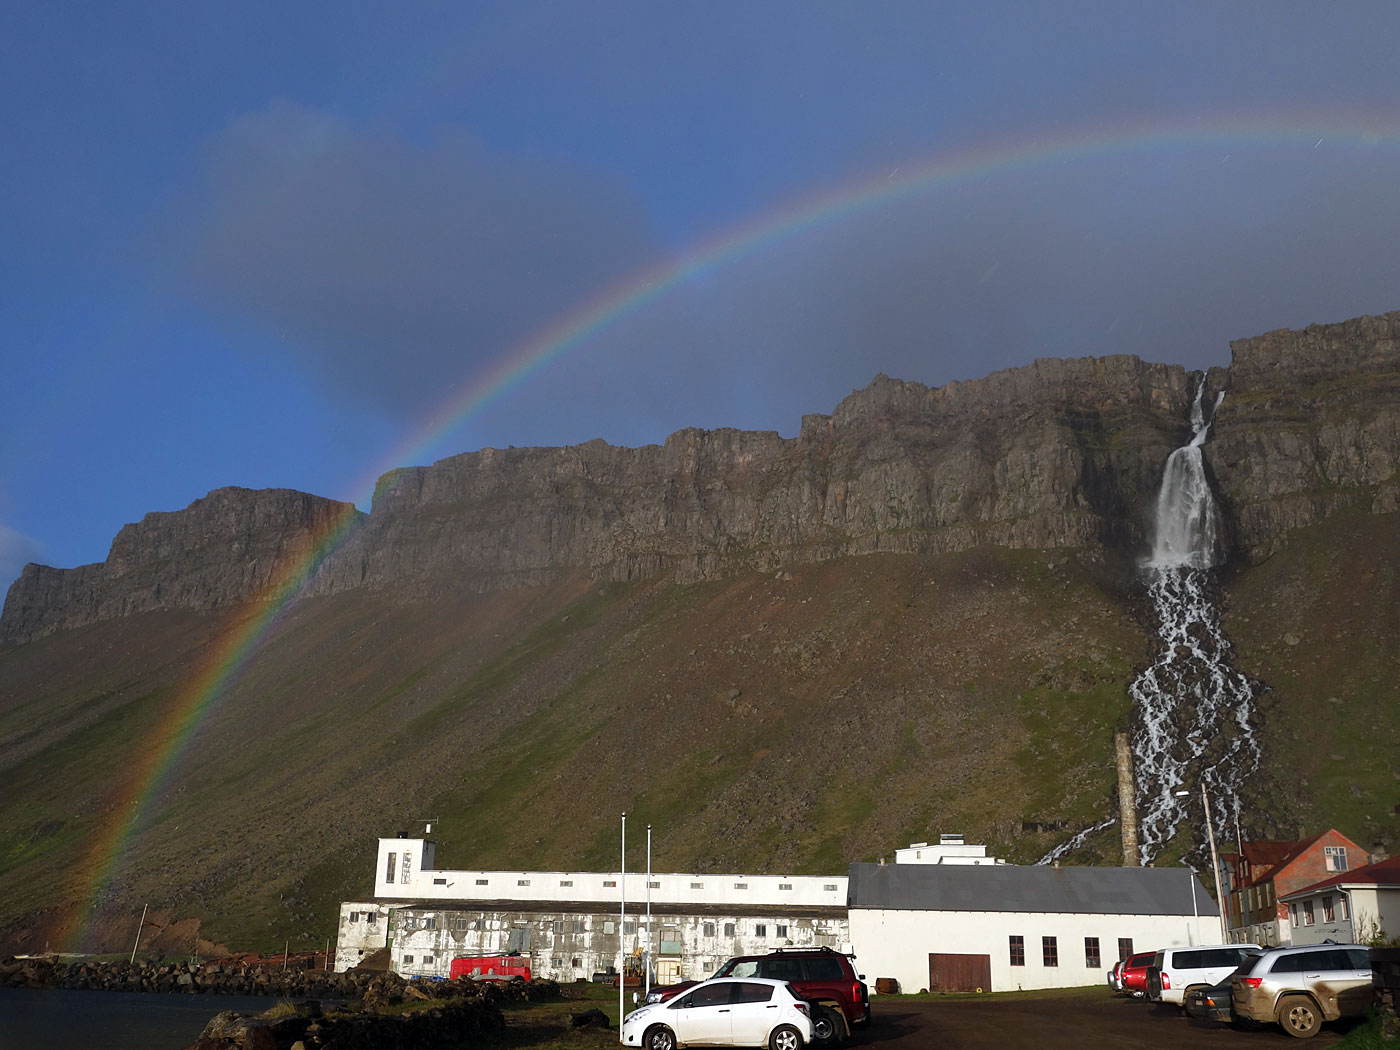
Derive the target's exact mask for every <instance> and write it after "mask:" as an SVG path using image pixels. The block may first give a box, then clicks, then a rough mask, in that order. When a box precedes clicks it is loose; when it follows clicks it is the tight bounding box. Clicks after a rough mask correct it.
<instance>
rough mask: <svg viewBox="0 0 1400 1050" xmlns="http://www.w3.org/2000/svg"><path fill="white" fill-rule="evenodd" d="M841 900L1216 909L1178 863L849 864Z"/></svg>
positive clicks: (1021, 908)
mask: <svg viewBox="0 0 1400 1050" xmlns="http://www.w3.org/2000/svg"><path fill="white" fill-rule="evenodd" d="M1193 885H1194V886H1195V893H1196V901H1195V908H1193V907H1192V903H1191V887H1192V886H1193ZM846 900H847V903H848V904H849V906H850V907H851V908H853V909H854V908H879V909H885V910H891V911H1014V912H1031V913H1035V912H1068V913H1076V914H1089V915H1192V914H1200V915H1218V914H1219V912H1218V911H1217V910H1216V907H1215V901H1213V900H1212V899H1211V897H1210V895H1209V894H1208V893H1207V892H1206V890H1205V887H1204V886H1203V885H1202V884H1201V882H1200V880H1198V879H1197V878H1196V876H1195V875H1193V874H1192V873H1191V872H1190V871H1189V870H1187V869H1186V868H1184V867H1179V868H1052V867H1049V866H1048V865H1044V866H1042V865H1036V866H1021V865H1017V864H976V865H973V864H852V865H851V881H850V889H849V891H848V895H847V898H846Z"/></svg>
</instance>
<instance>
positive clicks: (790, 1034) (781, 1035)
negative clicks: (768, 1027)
mask: <svg viewBox="0 0 1400 1050" xmlns="http://www.w3.org/2000/svg"><path fill="white" fill-rule="evenodd" d="M768 1050H802V1033H801V1032H799V1031H798V1030H797V1029H796V1028H794V1027H792V1025H790V1024H780V1025H778V1027H777V1028H775V1029H773V1034H772V1035H770V1036H769V1037H768Z"/></svg>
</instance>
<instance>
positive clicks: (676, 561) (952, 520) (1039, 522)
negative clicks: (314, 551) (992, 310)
mask: <svg viewBox="0 0 1400 1050" xmlns="http://www.w3.org/2000/svg"><path fill="white" fill-rule="evenodd" d="M1191 393H1192V384H1191V380H1190V378H1189V377H1188V376H1187V374H1186V372H1185V371H1184V370H1183V369H1181V368H1179V367H1174V366H1165V365H1153V364H1147V363H1145V362H1142V361H1140V360H1138V359H1137V358H1134V357H1126V356H1123V357H1110V358H1099V359H1094V358H1087V359H1081V360H1073V361H1062V360H1043V361H1037V362H1036V363H1035V364H1034V365H1032V366H1030V367H1028V368H1021V369H1014V370H1010V371H1006V372H999V373H996V374H994V375H992V376H989V377H988V378H986V379H983V380H980V381H976V382H968V383H953V384H950V385H948V386H946V387H942V388H929V387H925V386H922V385H920V384H918V383H908V382H900V381H898V380H893V379H889V378H887V377H885V376H879V377H877V378H876V380H875V381H874V382H873V383H872V384H871V385H870V386H869V387H867V388H865V389H864V390H860V391H857V392H856V393H853V394H852V395H851V396H850V397H848V398H846V399H845V400H844V401H842V402H841V404H840V405H838V406H837V408H836V410H835V412H833V413H832V414H831V415H830V416H822V415H812V416H807V417H805V418H804V419H803V421H802V428H801V431H800V433H799V434H798V436H797V437H795V438H790V439H785V438H782V437H780V436H779V435H778V434H776V433H773V432H762V433H753V432H742V431H737V430H713V431H702V430H682V431H679V432H677V433H675V434H672V435H671V436H670V437H669V438H668V439H667V440H666V443H665V444H664V445H659V446H658V445H651V446H646V447H644V448H635V449H634V448H618V447H615V446H612V445H608V444H606V443H604V442H601V441H594V442H590V443H588V444H585V445H579V446H575V447H571V448H525V449H509V450H505V451H501V450H495V449H487V450H484V451H481V452H473V453H468V454H466V455H461V456H455V457H453V458H450V459H445V460H442V461H440V462H438V463H435V464H433V465H432V466H430V467H414V468H407V469H404V470H399V471H394V472H392V473H390V474H388V475H385V477H384V478H382V479H381V481H380V484H379V486H378V490H377V492H376V494H375V499H374V507H373V510H372V512H371V514H370V517H369V520H368V521H367V522H366V524H365V526H364V527H363V528H361V529H360V530H358V531H357V533H356V534H355V535H354V536H353V537H352V538H351V539H350V540H349V541H348V542H347V544H346V545H345V546H344V547H343V548H342V549H340V550H339V551H337V552H336V554H335V555H334V556H333V557H332V558H330V559H328V560H327V561H326V563H325V564H324V565H323V566H322V568H321V570H320V572H319V574H318V576H317V578H316V580H315V581H314V582H313V584H312V586H313V588H314V589H315V590H316V591H318V592H321V593H329V592H335V591H342V590H346V589H350V588H356V587H366V586H368V587H382V586H391V585H392V586H409V587H412V588H414V589H415V590H417V591H419V592H421V593H424V594H427V595H431V594H432V593H434V592H435V591H438V590H442V589H450V588H462V587H468V588H475V589H480V590H484V589H492V588H498V587H507V586H513V585H520V584H532V583H538V582H543V581H545V580H547V579H550V578H551V577H553V576H554V575H556V574H558V573H559V572H561V571H567V570H585V571H587V572H590V573H592V574H594V575H597V576H602V577H608V578H613V579H621V580H626V579H636V578H640V577H646V576H650V575H654V574H656V573H658V572H669V573H672V574H673V575H674V576H675V577H676V578H677V579H680V580H694V579H698V578H703V577H707V576H712V575H716V574H720V573H724V572H729V571H733V570H735V569H738V568H741V567H750V568H757V569H764V570H771V569H774V568H776V567H779V566H782V565H784V564H787V563H790V562H793V561H796V560H813V559H825V558H832V557H837V556H841V555H850V554H864V553H870V552H875V551H903V552H930V553H931V552H940V551H954V550H965V549H968V548H970V547H973V546H976V545H978V544H997V545H1002V546H1007V547H1020V548H1027V547H1029V548H1054V547H1090V548H1095V547H1098V546H1100V545H1103V544H1110V545H1120V544H1132V543H1134V542H1137V541H1138V540H1139V539H1140V537H1141V533H1142V524H1143V520H1144V504H1143V498H1144V497H1143V494H1144V493H1149V492H1151V490H1152V488H1153V485H1154V481H1153V478H1154V476H1156V475H1158V474H1159V473H1160V470H1161V463H1162V461H1163V460H1164V459H1165V458H1166V454H1167V452H1168V451H1169V450H1170V449H1171V448H1173V447H1174V446H1175V445H1176V444H1178V443H1179V442H1180V437H1181V433H1182V430H1183V425H1184V422H1183V421H1184V420H1185V418H1186V407H1187V404H1188V403H1189V399H1190V396H1191Z"/></svg>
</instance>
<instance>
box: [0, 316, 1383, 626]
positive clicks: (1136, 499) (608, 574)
mask: <svg viewBox="0 0 1400 1050" xmlns="http://www.w3.org/2000/svg"><path fill="white" fill-rule="evenodd" d="M1232 349H1233V353H1234V358H1233V362H1232V364H1231V366H1230V367H1229V368H1228V369H1221V368H1217V369H1212V370H1211V373H1210V376H1209V386H1210V388H1211V391H1210V392H1211V394H1212V395H1213V394H1214V392H1215V391H1217V390H1226V391H1227V396H1226V398H1225V401H1224V403H1223V405H1222V406H1221V409H1220V411H1219V414H1218V417H1217V419H1216V422H1215V425H1214V427H1213V431H1212V437H1211V440H1210V442H1209V443H1208V444H1207V445H1206V449H1205V451H1206V458H1207V462H1208V464H1209V468H1210V470H1211V471H1212V473H1213V475H1214V479H1215V481H1216V484H1217V488H1218V493H1219V496H1220V501H1221V504H1222V506H1223V508H1224V510H1225V513H1226V516H1227V523H1226V524H1227V532H1228V533H1229V535H1230V542H1231V544H1232V547H1233V548H1234V549H1235V550H1236V551H1238V552H1239V553H1242V554H1243V555H1244V556H1246V557H1248V558H1251V559H1255V560H1257V559H1259V558H1263V557H1266V556H1267V555H1268V554H1269V553H1270V552H1271V551H1272V550H1273V549H1274V545H1275V544H1276V543H1277V541H1278V539H1279V537H1281V536H1282V535H1283V534H1285V533H1286V532H1287V531H1288V530H1290V529H1294V528H1297V527H1300V526H1303V525H1308V524H1311V523H1314V522H1317V521H1319V520H1321V519H1323V518H1325V517H1327V516H1328V515H1330V514H1333V513H1335V512H1337V511H1339V510H1341V509H1343V508H1347V507H1354V506H1359V507H1361V508H1362V509H1364V510H1366V511H1368V512H1372V513H1380V512H1384V511H1389V510H1396V509H1400V473H1397V464H1400V312H1397V313H1391V314H1386V315H1384V316H1381V317H1368V318H1360V319H1358V320H1354V321H1347V322H1344V323H1341V324H1335V325H1325V326H1313V327H1310V328H1308V329H1305V330H1303V331H1301V332H1289V331H1278V332H1271V333H1268V334H1266V335H1263V336H1259V337H1257V338H1255V339H1246V340H1241V341H1238V342H1236V343H1234V344H1232ZM1194 391H1195V379H1194V378H1193V377H1192V376H1190V375H1188V374H1187V373H1186V372H1185V371H1184V370H1183V369H1182V368H1180V367H1178V366H1169V365H1156V364H1149V363H1146V362H1143V361H1140V360H1138V359H1137V358H1135V357H1129V356H1116V357H1106V358H1085V359H1079V360H1057V359H1048V360H1039V361H1036V362H1035V364H1033V365H1031V366H1029V367H1026V368H1019V369H1012V370H1008V371H1004V372H997V373H994V374H992V375H990V376H988V377H987V378H985V379H981V380H976V381H971V382H965V383H950V384H948V385H947V386H944V387H941V388H929V387H925V386H922V385H920V384H918V383H909V382H901V381H898V380H894V379H889V378H887V377H884V376H879V377H877V378H876V379H875V381H874V382H873V383H872V384H871V385H870V386H868V387H866V388H865V389H864V390H860V391H857V392H855V393H853V394H851V395H850V396H849V397H848V398H846V399H845V400H844V401H842V402H841V403H840V404H839V405H838V406H837V407H836V409H835V411H833V412H832V414H831V415H829V416H825V415H811V416H807V417H805V418H804V419H803V421H802V426H801V430H800V432H799V433H798V435H797V436H796V437H794V438H783V437H781V436H779V435H778V434H776V433H772V432H766V433H751V432H741V431H736V430H714V431H702V430H682V431H679V432H677V433H675V434H673V435H671V436H670V437H669V438H668V439H667V440H666V443H665V444H664V445H660V446H657V445H652V446H647V447H644V448H635V449H633V448H618V447H614V446H611V445H608V444H606V443H604V442H601V441H594V442H589V443H587V444H584V445H579V446H575V447H571V448H527V449H509V450H506V451H500V450H494V449H486V450H483V451H480V452H472V453H467V454H465V455H460V456H455V457H452V458H450V459H445V460H442V461H440V462H438V463H435V464H433V465H432V466H428V467H410V468H405V469H402V470H397V471H393V472H391V473H390V474H387V475H385V476H384V477H383V478H382V479H380V483H379V486H378V489H377V492H376V494H375V499H374V507H373V511H372V513H371V514H370V515H369V516H368V518H367V519H366V518H364V516H363V515H359V514H358V513H357V512H355V511H354V510H353V508H350V507H348V506H347V505H345V504H339V503H334V502H332V501H329V500H323V499H318V498H317V497H314V496H308V495H305V494H302V493H296V492H288V491H268V492H250V491H248V490H242V489H222V490H218V491H216V492H213V493H211V494H210V495H209V496H208V497H206V498H205V499H203V500H198V501H196V502H195V503H194V504H192V505H191V506H190V507H189V508H188V509H186V510H184V511H179V512H175V513H169V514H151V515H148V516H147V517H146V518H145V519H144V520H143V521H142V522H141V523H139V524H137V525H129V526H127V527H126V528H125V529H123V530H122V531H121V533H120V534H119V535H118V536H117V538H116V540H115V542H114V543H113V545H112V552H111V554H110V556H109V557H108V559H107V561H106V562H105V563H103V564H101V565H91V566H83V567H81V568H78V569H71V570H59V569H50V568H45V567H43V566H37V565H31V566H29V567H27V568H26V569H25V572H24V574H23V576H21V578H20V579H19V580H18V581H16V583H15V584H14V586H13V587H12V588H11V590H10V594H9V596H8V598H7V600H6V603H5V610H4V616H3V619H2V620H0V640H18V641H23V640H26V639H29V638H32V637H35V636H37V635H39V634H43V633H46V632H48V631H52V630H55V629H58V628H60V627H72V626H78V625H81V624H84V623H90V622H93V621H95V620H101V619H110V618H113V617H120V616H124V615H127V614H130V613H134V612H140V611H143V610H148V609H158V608H178V607H192V608H207V607H211V606H215V605H219V604H221V603H225V602H232V601H238V600H243V599H248V598H256V597H258V596H259V595H260V594H262V593H263V592H264V591H265V590H266V588H267V587H268V586H269V585H270V584H276V583H278V582H279V580H280V579H281V578H282V577H285V575H286V574H287V573H288V572H289V571H290V570H291V569H292V568H294V567H300V566H303V565H305V564H307V562H308V560H309V558H308V552H309V551H311V550H312V549H313V548H314V547H315V546H316V545H317V544H318V543H320V542H321V541H322V539H324V538H325V537H326V536H327V535H328V533H329V532H330V531H332V530H334V529H337V528H339V527H341V526H342V525H346V524H349V525H353V528H351V529H350V530H349V533H348V536H347V537H346V538H345V539H344V541H343V542H337V543H336V544H335V545H334V547H335V549H334V551H333V553H332V554H331V555H330V556H329V557H328V558H327V559H326V560H325V562H324V563H323V564H321V565H320V566H319V568H318V570H317V572H316V574H315V575H314V577H313V578H312V579H311V580H310V582H309V584H308V587H309V589H310V590H311V591H312V592H314V593H321V594H329V593H335V592H342V591H346V590H351V589H355V588H373V589H389V588H392V589H397V590H401V591H403V592H405V593H407V594H410V595H414V596H418V597H430V596H433V595H436V594H441V593H445V592H449V591H457V590H469V591H489V590H495V589H499V588H504V587H512V586H519V585H525V584H534V583H542V582H546V581H549V580H551V579H555V578H557V577H558V576H559V574H560V573H562V572H571V571H577V570H584V571H586V572H588V573H591V574H593V575H595V576H598V577H603V578H611V579H622V580H627V579H638V578H643V577H648V576H653V575H656V574H658V573H669V574H672V575H673V576H674V578H676V579H678V580H697V579H702V578H706V577H711V576H715V575H718V574H722V573H726V572H730V571H734V570H737V569H740V568H757V569H767V570H771V569H775V568H777V567H780V566H783V565H786V564H790V563H794V562H798V561H813V560H825V559H830V558H834V557H840V556H843V555H853V554H866V553H871V552H876V551H893V552H915V553H939V552H949V551H958V550H965V549H969V548H971V547H974V546H977V545H979V544H991V545H996V546H1003V547H1010V548H1034V549H1050V548H1077V549H1081V550H1089V551H1094V552H1098V551H1102V550H1105V549H1116V550H1120V551H1126V552H1132V551H1134V550H1136V549H1139V548H1141V546H1142V545H1143V544H1144V542H1145V536H1146V529H1147V523H1148V519H1149V517H1150V513H1151V506H1152V502H1153V500H1154V498H1155V493H1156V488H1157V485H1158V483H1159V481H1160V478H1161V470H1162V464H1163V463H1164V462H1165V460H1166V458H1167V455H1168V453H1169V452H1170V451H1171V450H1172V449H1173V448H1175V447H1176V446H1177V445H1179V444H1180V443H1181V442H1182V441H1183V440H1184V438H1185V436H1186V432H1187V426H1186V418H1187V412H1188V405H1189V402H1190V400H1191V398H1192V396H1193V394H1194Z"/></svg>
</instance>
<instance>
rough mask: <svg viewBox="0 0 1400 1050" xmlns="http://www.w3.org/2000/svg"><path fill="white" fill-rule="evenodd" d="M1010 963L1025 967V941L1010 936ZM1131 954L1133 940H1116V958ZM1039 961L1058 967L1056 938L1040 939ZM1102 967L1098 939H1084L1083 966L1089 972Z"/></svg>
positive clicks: (1058, 945) (1045, 964) (1058, 954)
mask: <svg viewBox="0 0 1400 1050" xmlns="http://www.w3.org/2000/svg"><path fill="white" fill-rule="evenodd" d="M1008 947H1009V949H1010V961H1011V965H1012V966H1025V965H1026V939H1025V938H1024V937H1021V936H1018V935H1016V934H1012V935H1011V937H1010V944H1009V946H1008ZM1132 954H1133V939H1132V938H1131V937H1119V938H1118V958H1120V959H1126V958H1127V957H1128V956H1130V955H1132ZM1040 961H1041V964H1042V965H1044V966H1059V965H1060V943H1059V938H1057V937H1042V938H1040ZM1102 965H1103V957H1102V955H1101V954H1100V952H1099V939H1098V938H1097V937H1085V938H1084V966H1085V968H1086V969H1089V970H1097V969H1098V968H1099V967H1101V966H1102Z"/></svg>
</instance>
